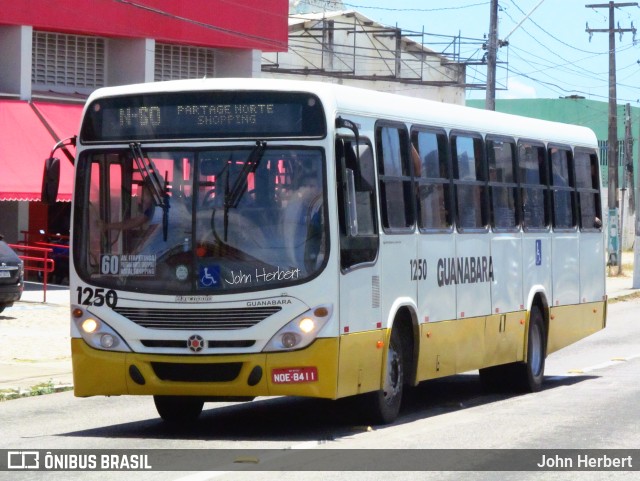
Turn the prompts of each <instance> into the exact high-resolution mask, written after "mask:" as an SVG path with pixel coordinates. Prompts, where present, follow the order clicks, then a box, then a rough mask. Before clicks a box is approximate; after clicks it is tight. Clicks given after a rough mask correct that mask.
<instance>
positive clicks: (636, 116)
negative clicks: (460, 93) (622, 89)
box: [466, 97, 640, 186]
mask: <svg viewBox="0 0 640 481" xmlns="http://www.w3.org/2000/svg"><path fill="white" fill-rule="evenodd" d="M466 103H467V105H468V106H469V107H475V108H481V109H483V108H484V105H485V101H484V100H467V102H466ZM496 111H498V112H505V113H509V114H515V115H522V116H525V117H534V118H538V119H543V120H553V121H556V122H564V123H568V124H576V125H583V126H585V127H589V128H590V129H592V130H593V131H594V132H595V134H596V137H597V138H598V140H599V141H603V142H606V140H607V138H608V136H609V134H608V130H609V128H608V117H609V104H608V103H607V102H599V101H595V100H587V99H583V98H574V97H568V98H558V99H512V100H505V99H497V100H496ZM624 111H625V106H624V105H618V139H619V140H623V139H624V115H625V113H624ZM631 135H632V137H633V145H634V148H633V157H634V159H633V164H634V166H637V165H638V155H639V154H638V152H639V149H640V142H638V137H639V136H640V108H638V107H633V106H632V107H631ZM619 150H620V158H621V159H622V158H623V157H622V155H623V152H622V148H620V149H619ZM601 163H602V164H603V165H607V162H606V153H605V155H602V154H601ZM634 171H635V172H637V168H636V169H634ZM621 175H622V168H621V169H620V176H621ZM621 180H622V177H620V178H619V184H618V185H621V183H620V182H621ZM602 181H603V184H604V185H605V186H606V185H607V184H606V182H607V169H606V168H605V169H602Z"/></svg>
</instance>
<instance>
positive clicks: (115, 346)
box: [71, 308, 131, 352]
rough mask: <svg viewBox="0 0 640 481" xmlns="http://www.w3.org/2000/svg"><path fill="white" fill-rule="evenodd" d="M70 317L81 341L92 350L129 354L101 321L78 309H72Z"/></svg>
mask: <svg viewBox="0 0 640 481" xmlns="http://www.w3.org/2000/svg"><path fill="white" fill-rule="evenodd" d="M71 317H72V319H73V321H74V322H75V324H76V327H77V328H78V331H79V332H80V335H81V336H82V339H84V341H85V342H86V343H87V344H89V346H91V347H93V348H94V349H100V350H103V351H120V352H131V349H129V346H127V343H126V342H124V340H123V339H122V338H121V337H120V335H119V334H118V333H117V332H116V331H114V330H113V329H112V328H111V326H109V325H108V324H107V323H106V322H104V321H103V320H102V319H99V318H98V317H96V316H93V315H91V314H90V313H88V312H87V311H85V310H84V309H80V308H76V309H73V310H72V315H71Z"/></svg>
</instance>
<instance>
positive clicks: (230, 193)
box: [224, 140, 267, 242]
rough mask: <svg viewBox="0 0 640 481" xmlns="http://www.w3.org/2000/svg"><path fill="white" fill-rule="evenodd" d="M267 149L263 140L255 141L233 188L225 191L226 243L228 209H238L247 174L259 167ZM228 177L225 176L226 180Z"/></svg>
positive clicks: (245, 187) (225, 235)
mask: <svg viewBox="0 0 640 481" xmlns="http://www.w3.org/2000/svg"><path fill="white" fill-rule="evenodd" d="M266 148H267V143H266V142H265V141H264V140H257V141H256V146H255V147H254V148H253V150H252V151H251V152H250V153H249V155H248V156H247V160H246V161H245V162H244V165H243V166H242V170H241V171H240V172H239V173H238V176H237V177H236V180H235V182H234V183H233V186H232V187H231V188H230V189H227V192H226V193H225V196H224V241H225V242H226V241H227V231H228V227H229V209H230V208H232V207H233V208H234V209H235V208H236V207H238V204H239V203H240V200H242V196H243V195H244V194H245V192H246V191H247V181H248V178H249V174H251V173H254V172H255V171H256V170H257V169H258V167H259V166H260V161H261V160H262V156H263V155H264V151H265V150H266ZM228 179H229V177H228V176H227V180H228Z"/></svg>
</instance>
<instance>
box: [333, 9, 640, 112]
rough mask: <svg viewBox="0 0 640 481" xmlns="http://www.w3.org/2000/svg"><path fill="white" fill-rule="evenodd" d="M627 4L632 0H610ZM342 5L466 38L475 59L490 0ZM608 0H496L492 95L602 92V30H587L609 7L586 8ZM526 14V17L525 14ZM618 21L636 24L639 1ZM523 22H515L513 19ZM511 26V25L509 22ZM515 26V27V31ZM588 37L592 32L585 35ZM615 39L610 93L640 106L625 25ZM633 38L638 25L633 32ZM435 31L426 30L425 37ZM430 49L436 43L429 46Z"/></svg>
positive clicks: (639, 66) (595, 96) (480, 73)
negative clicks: (495, 64) (499, 42)
mask: <svg viewBox="0 0 640 481" xmlns="http://www.w3.org/2000/svg"><path fill="white" fill-rule="evenodd" d="M639 1H640V0H639ZM616 3H633V2H616ZM343 4H344V6H345V8H346V9H353V10H357V11H358V12H360V13H362V14H363V15H365V16H366V17H368V18H370V19H371V20H374V21H376V22H379V23H382V24H384V25H387V26H397V27H400V28H401V29H402V30H403V31H404V30H410V31H416V32H422V31H423V27H424V32H425V33H429V34H439V35H446V36H451V37H454V36H458V35H460V36H461V37H463V38H466V39H477V40H478V41H479V42H472V41H470V40H469V41H465V45H462V46H461V51H460V53H461V58H463V59H467V58H468V59H471V60H475V61H477V60H481V59H482V55H483V53H484V51H483V50H482V48H481V42H480V41H482V39H483V38H484V37H485V35H487V34H488V32H489V17H490V4H491V2H490V1H489V0H393V1H389V0H343ZM593 4H598V5H602V4H606V5H608V4H609V2H608V1H603V0H600V1H596V2H594V1H592V0H591V1H590V0H586V1H585V0H583V1H576V0H542V3H541V0H500V1H499V12H498V21H499V23H498V38H499V39H501V40H504V39H505V37H508V38H507V40H508V42H509V45H508V46H507V47H502V48H501V49H500V50H499V52H498V62H500V64H499V66H498V71H497V73H496V80H497V88H498V90H497V92H496V97H497V98H498V99H501V98H503V99H514V98H558V97H565V96H569V95H579V96H583V97H586V98H588V99H592V100H599V101H607V100H608V98H609V35H608V33H606V32H604V33H599V32H596V33H593V34H592V35H591V36H590V35H589V33H587V32H586V28H587V24H588V26H589V28H590V29H608V28H609V8H608V6H607V8H586V5H593ZM532 11H533V13H532V14H531V15H530V16H529V17H528V18H527V19H525V17H526V16H527V15H528V14H529V13H530V12H532ZM614 18H615V23H616V25H618V24H619V28H622V29H630V28H632V25H633V26H634V27H640V8H639V7H638V6H631V7H621V8H616V9H615V10H614ZM523 19H525V20H524V22H523V23H522V24H521V25H520V26H519V27H518V24H519V23H520V22H521V21H522V20H523ZM516 27H517V28H516ZM514 29H515V30H514ZM590 37H591V39H590ZM615 40H616V75H617V82H616V83H617V100H618V103H619V104H626V103H630V104H631V105H632V106H636V107H640V63H639V60H640V43H638V44H636V45H634V35H633V33H631V32H627V33H623V34H622V39H621V38H620V36H619V34H616V35H615ZM637 40H638V42H640V32H638V33H637ZM430 41H433V42H441V41H442V38H440V37H428V38H427V40H426V43H427V46H429V42H430ZM431 48H433V49H434V50H438V49H441V48H442V46H439V45H434V46H432V47H431ZM467 81H468V82H474V81H475V82H478V83H484V82H486V67H485V66H482V65H480V66H475V65H469V66H468V67H467ZM484 97H485V92H484V91H479V90H469V91H468V93H467V98H484Z"/></svg>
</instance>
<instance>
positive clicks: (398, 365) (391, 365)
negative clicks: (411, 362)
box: [363, 329, 404, 424]
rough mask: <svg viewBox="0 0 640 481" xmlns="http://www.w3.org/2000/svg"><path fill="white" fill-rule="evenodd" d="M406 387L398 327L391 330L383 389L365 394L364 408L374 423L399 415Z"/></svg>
mask: <svg viewBox="0 0 640 481" xmlns="http://www.w3.org/2000/svg"><path fill="white" fill-rule="evenodd" d="M403 388H404V359H403V350H402V338H401V335H400V331H399V330H398V329H393V330H392V331H391V339H390V341H389V350H388V351H387V362H386V366H385V375H384V381H383V384H382V389H381V390H379V391H374V392H371V393H368V394H365V395H364V397H363V401H364V406H363V407H364V408H365V409H364V410H365V412H366V413H367V414H368V416H367V418H368V419H367V420H368V421H371V422H372V423H373V424H388V423H391V422H393V421H395V419H396V418H397V417H398V414H399V413H400V404H401V403H402V392H403Z"/></svg>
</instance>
